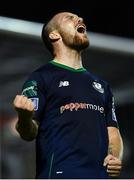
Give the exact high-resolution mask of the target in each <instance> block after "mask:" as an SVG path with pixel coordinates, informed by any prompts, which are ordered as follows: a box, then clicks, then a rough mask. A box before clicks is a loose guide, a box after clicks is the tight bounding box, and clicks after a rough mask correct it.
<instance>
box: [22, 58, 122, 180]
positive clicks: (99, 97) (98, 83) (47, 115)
mask: <svg viewBox="0 0 134 180" xmlns="http://www.w3.org/2000/svg"><path fill="white" fill-rule="evenodd" d="M22 94H23V95H25V96H27V97H28V98H30V99H31V100H32V101H33V103H34V106H35V115H34V118H35V120H36V121H38V122H39V130H38V135H37V139H36V167H37V170H36V178H38V179H47V178H49V179H50V178H52V179H73V178H75V179H79V178H80V179H83V178H85V179H86V178H87V179H90V178H96V179H97V178H108V175H107V172H106V169H105V167H103V161H104V158H105V157H106V155H107V151H108V133H107V127H108V126H112V127H117V128H118V123H117V119H116V115H115V108H114V99H113V95H112V92H111V88H110V87H109V85H108V83H107V82H105V81H103V80H101V79H100V78H98V77H96V76H95V75H93V74H91V73H90V72H88V71H87V70H86V69H84V68H80V69H77V70H76V69H73V68H71V67H68V66H65V65H63V64H59V63H57V62H55V61H50V62H49V63H48V64H46V65H44V66H42V67H40V68H39V69H37V70H36V71H34V72H33V73H31V75H30V76H29V78H28V80H27V81H26V82H25V83H24V86H23V90H22Z"/></svg>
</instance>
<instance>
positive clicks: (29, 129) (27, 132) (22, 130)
mask: <svg viewBox="0 0 134 180" xmlns="http://www.w3.org/2000/svg"><path fill="white" fill-rule="evenodd" d="M16 130H17V131H18V133H19V134H20V136H21V138H22V139H24V140H26V141H32V140H33V139H35V138H36V136H37V132H38V126H37V124H36V123H35V122H34V121H32V120H28V121H27V120H20V119H19V120H18V122H17V124H16Z"/></svg>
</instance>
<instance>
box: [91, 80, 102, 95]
mask: <svg viewBox="0 0 134 180" xmlns="http://www.w3.org/2000/svg"><path fill="white" fill-rule="evenodd" d="M92 86H93V88H94V89H95V90H96V91H98V92H100V93H104V88H103V87H102V85H101V84H100V83H98V82H96V81H94V82H93V84H92Z"/></svg>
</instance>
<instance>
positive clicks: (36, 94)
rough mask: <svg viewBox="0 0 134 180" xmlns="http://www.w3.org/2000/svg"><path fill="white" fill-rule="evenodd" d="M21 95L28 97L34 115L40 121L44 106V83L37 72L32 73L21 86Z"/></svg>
mask: <svg viewBox="0 0 134 180" xmlns="http://www.w3.org/2000/svg"><path fill="white" fill-rule="evenodd" d="M21 94H22V95H24V96H26V97H28V98H29V99H31V100H32V102H33V103H34V117H33V119H35V120H36V121H37V122H39V123H40V121H41V119H42V116H43V109H44V108H45V103H46V95H45V85H44V82H43V80H42V78H41V76H40V74H39V73H38V72H34V73H32V74H31V75H30V76H29V78H28V79H27V80H26V81H25V83H24V85H23V87H22V92H21Z"/></svg>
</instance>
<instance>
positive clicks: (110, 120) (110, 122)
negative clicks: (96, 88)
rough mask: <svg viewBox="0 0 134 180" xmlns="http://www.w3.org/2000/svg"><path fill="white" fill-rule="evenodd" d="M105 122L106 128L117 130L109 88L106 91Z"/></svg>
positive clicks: (112, 99) (112, 97) (111, 94)
mask: <svg viewBox="0 0 134 180" xmlns="http://www.w3.org/2000/svg"><path fill="white" fill-rule="evenodd" d="M106 120H107V126H113V127H117V128H119V126H118V122H117V118H116V114H115V104H114V96H113V93H112V90H111V88H110V87H109V86H108V89H107V103H106Z"/></svg>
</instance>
